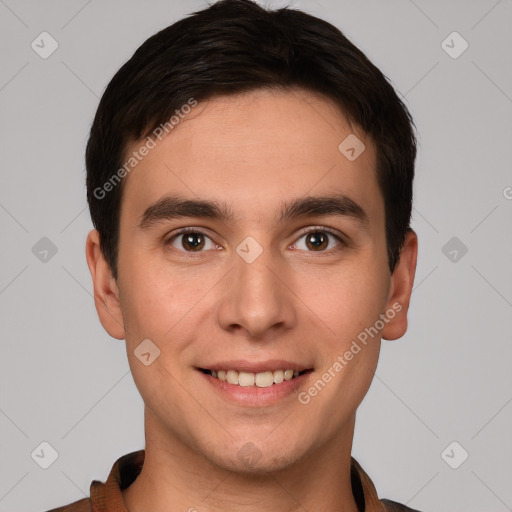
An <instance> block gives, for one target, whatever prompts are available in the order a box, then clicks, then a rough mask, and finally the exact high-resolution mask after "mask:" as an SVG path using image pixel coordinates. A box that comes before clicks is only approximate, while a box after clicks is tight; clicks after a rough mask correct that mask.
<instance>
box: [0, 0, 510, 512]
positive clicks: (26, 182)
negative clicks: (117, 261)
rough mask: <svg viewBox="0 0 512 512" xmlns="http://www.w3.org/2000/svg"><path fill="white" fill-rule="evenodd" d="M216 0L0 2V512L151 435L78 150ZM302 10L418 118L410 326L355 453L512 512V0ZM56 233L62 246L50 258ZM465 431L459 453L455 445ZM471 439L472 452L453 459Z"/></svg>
mask: <svg viewBox="0 0 512 512" xmlns="http://www.w3.org/2000/svg"><path fill="white" fill-rule="evenodd" d="M260 3H261V2H260ZM205 5H206V2H204V1H202V0H201V1H186V2H185V1H181V0H179V1H178V0H173V1H158V0H152V1H145V2H142V1H138V2H136V1H129V2H127V1H125V2H122V1H120V0H116V1H113V0H110V1H99V0H89V1H87V0H66V1H64V0H61V1H57V0H55V1H41V2H39V1H32V2H28V1H23V0H0V29H1V30H0V42H1V48H2V49H1V52H2V66H1V69H0V116H1V117H0V118H1V120H2V128H1V130H2V131H1V137H0V140H1V144H2V146H1V147H2V151H1V165H0V168H1V188H0V226H1V236H2V246H1V247H2V250H1V265H0V314H1V323H0V336H1V340H2V341H1V357H0V433H1V435H0V454H1V459H0V510H1V511H10V512H21V511H24V512H30V511H42V510H46V509H48V508H53V507H56V506H58V505H63V504H66V503H69V502H71V501H74V500H77V499H79V498H82V497H84V496H86V495H87V496H88V495H89V485H90V483H91V481H92V480H93V479H99V480H103V481H104V480H105V479H106V477H107V475H108V472H109V471H110V468H111V466H112V464H113V463H114V461H115V460H116V459H117V458H118V457H120V456H121V455H123V454H125V453H128V452H130V451H133V450H136V449H140V448H143V447H144V437H143V416H142V413H143V403H142V399H141V398H140V396H139V394H138V392H137V390H136V388H135V385H134V383H133V380H132V377H131V374H130V373H129V368H128V364H127V359H126V353H125V347H124V342H123V341H116V340H113V339H111V338H110V337H109V336H108V335H107V334H106V333H105V332H104V331H103V329H102V327H101V325H100V323H99V321H98V319H97V316H96V311H95V308H94V303H93V299H92V286H91V279H90V275H89V271H88V269H87V266H86V261H85V254H84V242H85V237H86V234H87V232H88V231H89V229H91V227H92V225H91V222H90V219H89V214H88V211H87V209H86V199H85V186H84V178H85V174H84V161H83V153H84V146H85V142H86V138H87V133H88V129H89V126H90V123H91V121H92V116H93V114H94V112H95V109H96V107H97V104H98V99H99V96H100V95H101V93H102V91H103V89H104V87H105V86H106V84H107V83H108V81H109V80H110V78H111V77H112V75H113V73H114V72H115V71H116V70H117V69H118V68H119V67H120V65H121V64H122V63H123V62H124V61H125V60H127V59H128V58H129V57H130V56H131V54H132V53H133V51H134V50H135V49H136V48H137V47H138V46H139V45H140V44H141V43H142V42H143V41H144V40H145V39H146V38H147V37H149V36H150V35H152V34H153V33H154V32H156V31H157V30H160V29H161V28H163V27H165V26H167V25H169V24H171V23H172V22H174V21H176V20H177V19H179V18H180V17H182V16H183V15H184V14H185V13H188V12H191V11H193V10H197V9H200V8H202V7H204V6H205ZM267 5H271V6H272V7H277V6H282V5H284V2H280V1H279V2H267ZM293 5H294V6H296V7H297V8H301V9H304V10H306V11H308V12H310V13H312V14H315V15H317V16H320V17H323V18H325V19H327V20H328V21H330V22H332V23H334V24H335V25H336V26H338V27H339V28H340V29H341V30H342V31H343V32H344V33H345V34H346V35H347V36H348V37H349V38H350V39H351V40H352V41H353V42H354V43H355V44H356V45H357V46H359V47H360V48H361V49H362V50H363V51H364V52H365V53H366V54H367V55H368V57H369V58H370V59H371V60H372V61H373V62H374V63H375V64H376V65H377V66H379V67H380V69H381V70H382V71H383V72H384V74H385V75H386V76H388V77H389V78H390V79H391V82H392V84H393V85H394V86H395V88H396V89H397V91H399V92H400V94H401V95H402V96H404V97H405V101H406V104H407V105H408V107H409V108H410V110H411V112H412V114H413V117H414V119H415V122H416V125H417V127H418V132H419V144H420V147H419V155H418V160H417V178H416V182H415V201H416V202H415V209H414V218H413V227H414V229H415V230H416V231H417V233H418V235H419V241H420V254H419V260H418V268H417V278H416V284H415V289H414V292H413V296H412V304H411V307H412V309H411V312H410V326H409V331H408V333H407V334H406V336H404V337H403V338H402V339H401V340H397V341H392V342H390V341H384V342H383V346H382V351H381V359H380V361H379V366H378V369H377V373H376V377H375V379H374V382H373V384H372V386H371V388H370V391H369V394H368V395H367V397H366V398H365V400H364V402H363V404H362V406H361V408H360V410H359V413H358V419H357V425H356V436H355V440H354V449H353V455H354V456H355V457H356V459H358V460H359V462H360V463H361V464H362V466H363V468H365V470H366V471H367V472H368V473H369V475H370V477H371V478H372V479H373V481H374V483H375V485H376V487H377V490H378V492H379V495H380V496H381V497H388V498H391V499H394V500H397V501H400V502H403V503H407V504H408V505H409V506H411V507H413V508H418V509H420V510H425V511H465V512H472V511H475V512H476V511H480V512H481V511H484V510H485V511H486V512H489V511H496V512H501V511H505V510H512V485H511V483H512V467H511V465H512V462H511V461H512V441H511V431H512V429H511V427H512V404H511V401H512V372H511V371H510V366H511V362H512V344H511V334H510V333H511V327H512V315H511V313H512V309H511V308H512V270H511V264H510V262H511V261H512V237H511V233H512V230H511V220H512V188H511V187H512V172H511V162H512V149H511V148H512V144H511V141H512V123H511V122H510V120H511V114H512V65H511V64H512V62H511V61H512V57H511V55H512V52H511V50H512V24H511V22H512V0H500V1H496V0H478V1H477V0H472V1H453V0H451V1H426V0H414V1H412V0H390V1H388V0H386V1H382V0H381V1H368V0H365V1H355V0H351V1H348V0H345V1H335V0H321V1H317V0H309V1H306V0H304V1H296V2H295V3H294V4H293ZM43 31H47V32H49V33H50V34H51V35H52V37H53V38H54V39H55V40H56V41H57V43H58V45H59V46H58V49H57V50H56V51H55V52H54V53H53V54H52V55H51V56H50V57H48V58H47V59H43V58H41V57H40V56H39V55H38V53H36V52H35V51H34V50H33V49H32V48H31V43H32V41H34V40H36V42H37V41H40V38H38V36H39V34H40V33H41V32H43ZM453 31H457V32H458V33H459V34H460V35H461V36H462V37H463V38H464V39H465V40H466V41H467V42H468V43H469V48H468V49H467V50H466V51H465V52H464V53H463V54H462V55H460V56H459V57H458V58H456V59H455V58H452V57H451V56H450V55H448V53H446V51H445V50H444V49H443V47H442V45H441V43H442V41H443V40H445V39H446V37H447V36H448V35H449V34H450V33H452V32H453ZM39 44H40V45H41V43H39ZM448 44H449V45H450V46H453V47H454V48H452V51H455V50H458V49H460V48H461V41H460V40H454V42H453V43H452V42H451V40H450V39H448ZM45 48H46V49H48V48H49V45H48V41H47V42H46V43H45ZM43 237H47V238H48V239H50V240H51V241H52V243H53V244H54V245H55V246H56V248H57V252H56V254H54V255H52V252H51V251H50V252H49V253H48V254H47V255H46V261H41V258H43V256H42V255H43V253H41V252H40V251H41V250H43V249H44V248H45V245H44V244H45V243H46V244H47V243H48V242H47V241H46V242H45V241H43V242H39V244H40V245H36V244H37V243H38V241H39V240H40V239H41V238H43ZM452 237H457V239H458V240H456V241H455V242H452V243H455V245H454V246H453V247H452V246H448V248H447V249H444V252H443V247H444V246H445V244H446V243H447V242H448V241H449V240H450V239H451V238H452ZM461 243H463V244H464V245H465V246H466V247H467V249H468V252H467V253H466V254H465V255H462V250H461V247H462V246H461ZM41 244H42V245H41ZM34 246H36V249H34V250H33V247H34ZM41 247H42V248H43V249H41ZM453 250H456V251H457V254H456V256H457V259H456V261H452V260H453V258H454V257H455V253H453V252H452V253H451V254H450V251H453ZM38 251H39V252H38ZM445 253H446V254H445ZM43 259H44V258H43ZM43 441H46V442H48V443H50V444H51V445H52V446H53V447H54V449H55V450H56V451H57V452H58V458H57V460H56V461H55V462H54V463H53V464H52V465H51V466H50V467H49V468H48V469H42V468H41V467H40V466H39V465H38V464H36V462H35V461H34V460H33V458H32V457H31V453H32V452H33V451H34V450H35V449H36V448H38V447H39V445H40V443H41V442H43ZM453 441H457V443H459V445H460V446H461V447H462V448H459V447H458V446H457V447H456V448H455V449H454V450H453V451H451V448H450V449H449V450H448V451H447V452H444V450H445V448H446V447H447V446H448V445H449V444H450V443H452V442H453ZM462 449H464V450H466V451H467V452H468V453H469V458H468V459H467V460H466V461H465V462H464V463H463V464H461V465H460V466H459V467H458V469H452V467H450V466H449V465H448V464H447V462H446V461H450V463H451V464H452V465H457V464H459V463H460V462H461V460H462V459H461V454H462ZM443 452H444V453H445V455H444V458H443V456H442V453H443ZM46 453H47V454H48V451H47V452H46ZM447 454H448V455H447ZM309 512H314V511H309Z"/></svg>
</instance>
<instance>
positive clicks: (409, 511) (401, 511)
mask: <svg viewBox="0 0 512 512" xmlns="http://www.w3.org/2000/svg"><path fill="white" fill-rule="evenodd" d="M381 503H382V504H383V505H384V510H385V511H386V512H420V511H419V510H416V509H415V508H409V507H406V506H405V505H402V504H401V503H397V502H396V501H391V500H386V499H384V500H381Z"/></svg>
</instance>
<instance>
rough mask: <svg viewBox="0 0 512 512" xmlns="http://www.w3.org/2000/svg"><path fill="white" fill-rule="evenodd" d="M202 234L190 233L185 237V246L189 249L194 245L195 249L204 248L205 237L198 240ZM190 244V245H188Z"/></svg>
mask: <svg viewBox="0 0 512 512" xmlns="http://www.w3.org/2000/svg"><path fill="white" fill-rule="evenodd" d="M201 237H202V235H201V234H200V233H188V234H187V235H186V236H184V237H183V243H182V245H183V248H184V249H189V248H190V247H192V248H193V249H197V248H202V247H203V246H204V239H202V240H201V241H197V239H201ZM187 245H188V247H187Z"/></svg>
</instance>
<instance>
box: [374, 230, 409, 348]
mask: <svg viewBox="0 0 512 512" xmlns="http://www.w3.org/2000/svg"><path fill="white" fill-rule="evenodd" d="M417 257H418V237H417V235H416V233H415V232H414V231H413V230H412V229H410V230H409V231H408V232H407V234H406V237H405V242H404V245H403V247H402V250H401V251H400V259H399V261H398V262H397V264H396V266H395V269H394V271H393V275H392V276H391V286H390V291H389V296H388V302H387V305H386V310H393V311H395V312H396V314H395V316H394V317H393V318H392V319H391V320H390V321H389V322H388V323H387V324H386V325H385V327H384V328H383V329H382V338H383V339H385V340H396V339H398V338H401V337H402V336H403V335H404V334H405V333H406V331H407V312H408V310H409V303H410V300H411V293H412V287H413V284H414V276H415V273H416V262H417Z"/></svg>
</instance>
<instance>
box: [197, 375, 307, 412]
mask: <svg viewBox="0 0 512 512" xmlns="http://www.w3.org/2000/svg"><path fill="white" fill-rule="evenodd" d="M197 371H198V372H199V373H200V375H201V376H202V377H203V378H204V379H205V380H206V382H207V383H208V384H209V385H210V386H212V387H213V389H215V390H216V392H217V393H219V394H221V395H222V396H223V397H225V398H228V399H229V400H232V401H234V402H236V403H238V404H241V405H246V406H253V407H261V406H267V405H272V404H275V403H277V402H279V401H280V400H283V399H284V398H287V397H289V396H290V395H295V396H296V395H297V394H298V388H299V387H301V386H303V385H304V383H305V381H306V379H307V378H308V377H309V375H310V374H311V372H308V373H303V374H301V375H298V376H297V377H294V378H293V379H291V380H285V381H283V382H281V383H280V384H272V386H268V387H266V388H259V387H258V386H239V385H237V384H229V382H225V381H222V380H220V379H217V378H215V377H212V376H211V375H209V374H207V373H203V372H202V371H200V370H197Z"/></svg>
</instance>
